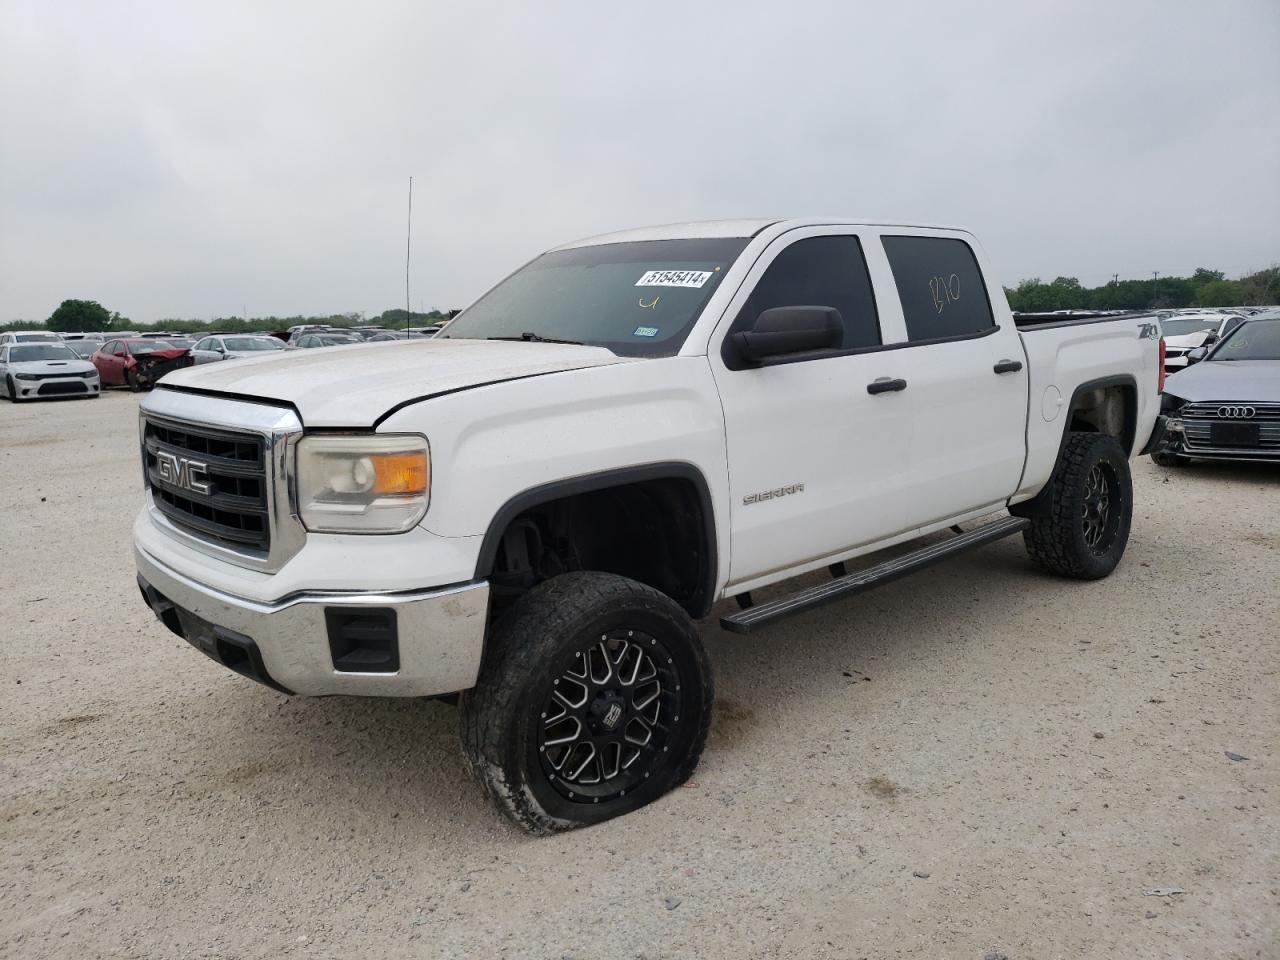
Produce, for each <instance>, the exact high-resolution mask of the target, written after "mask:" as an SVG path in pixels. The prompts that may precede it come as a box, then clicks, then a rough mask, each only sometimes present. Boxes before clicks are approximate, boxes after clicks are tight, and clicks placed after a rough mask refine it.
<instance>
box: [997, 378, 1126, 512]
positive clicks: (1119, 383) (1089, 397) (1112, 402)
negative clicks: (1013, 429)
mask: <svg viewBox="0 0 1280 960" xmlns="http://www.w3.org/2000/svg"><path fill="white" fill-rule="evenodd" d="M1077 432H1093V433H1104V434H1107V435H1108V436H1112V437H1115V439H1116V441H1117V442H1118V443H1119V444H1120V446H1121V448H1123V450H1124V452H1125V456H1126V457H1132V456H1133V455H1134V450H1133V446H1134V442H1135V440H1136V435H1137V432H1138V379H1137V377H1135V376H1133V374H1129V373H1124V374H1112V375H1110V376H1106V377H1098V378H1096V379H1093V380H1086V381H1085V382H1084V383H1082V384H1080V385H1079V386H1077V387H1076V388H1075V390H1073V391H1072V392H1071V402H1070V403H1069V404H1068V406H1067V415H1066V417H1065V418H1064V419H1063V425H1062V436H1061V437H1059V438H1058V452H1057V454H1056V455H1055V456H1054V459H1053V468H1052V469H1053V471H1054V472H1056V471H1057V469H1058V464H1059V463H1061V462H1062V452H1063V450H1065V449H1066V446H1067V441H1068V440H1069V439H1070V437H1071V434H1072V433H1077ZM1052 491H1053V473H1050V476H1049V479H1048V480H1047V481H1045V485H1044V486H1043V487H1042V488H1041V489H1040V492H1039V493H1037V494H1036V495H1035V496H1034V497H1032V498H1031V499H1029V500H1024V501H1022V502H1021V503H1017V504H1014V505H1013V506H1011V507H1010V508H1009V512H1010V513H1012V514H1013V515H1014V516H1017V517H1036V516H1040V515H1042V514H1043V513H1045V512H1046V511H1047V510H1048V508H1049V504H1050V502H1051V500H1052V496H1053V493H1052Z"/></svg>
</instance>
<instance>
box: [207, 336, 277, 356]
mask: <svg viewBox="0 0 1280 960" xmlns="http://www.w3.org/2000/svg"><path fill="white" fill-rule="evenodd" d="M222 343H223V346H225V347H226V348H227V349H228V350H235V351H236V352H237V353H239V352H245V353H247V352H249V351H250V350H283V349H284V344H283V343H281V342H280V341H279V340H266V339H259V338H257V337H227V338H226V339H225V340H223V341H222Z"/></svg>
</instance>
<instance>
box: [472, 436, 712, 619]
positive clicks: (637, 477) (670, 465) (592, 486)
mask: <svg viewBox="0 0 1280 960" xmlns="http://www.w3.org/2000/svg"><path fill="white" fill-rule="evenodd" d="M649 480H686V481H688V482H690V483H692V484H693V488H694V490H695V491H696V492H697V496H698V502H699V506H700V508H701V511H702V528H703V529H702V534H703V539H704V541H705V543H706V551H705V552H706V556H705V559H704V562H703V570H702V576H701V579H702V582H701V583H700V584H699V586H698V592H697V593H696V597H697V600H698V602H697V604H696V609H691V610H690V611H689V612H690V613H691V614H693V615H694V616H695V617H698V618H701V617H705V616H706V615H707V613H708V612H710V610H711V607H712V605H713V604H714V603H715V594H716V578H717V576H718V575H719V550H718V547H717V543H716V518H715V509H714V506H713V504H712V500H711V487H710V486H709V485H708V483H707V478H706V476H705V475H704V474H703V472H702V470H701V469H699V468H698V467H696V466H694V465H693V464H692V463H688V462H685V461H680V460H670V461H662V462H659V463H647V464H642V465H638V466H631V467H619V468H617V469H613V470H602V471H600V472H598V473H589V474H584V475H582V476H577V477H567V478H565V479H562V480H552V481H551V482H549V483H543V484H539V485H538V486H536V487H530V488H529V489H527V490H524V491H522V492H520V493H517V494H516V495H515V496H513V497H511V498H510V499H509V500H507V502H506V503H504V504H503V505H502V506H501V507H499V508H498V511H497V513H495V514H494V516H493V519H492V520H491V521H490V522H489V527H488V529H487V530H486V531H485V534H484V539H483V540H482V541H481V543H480V554H479V556H478V557H477V558H476V570H475V579H476V580H484V579H487V578H488V576H489V575H490V574H491V573H492V572H493V565H494V562H495V561H496V559H497V556H498V546H499V544H500V543H501V541H502V535H503V533H504V532H505V531H506V529H507V527H508V526H510V524H511V521H513V520H515V518H516V517H518V516H520V514H522V513H524V512H525V511H526V510H530V509H532V508H534V507H537V506H541V505H542V504H544V503H550V502H551V501H553V500H562V499H564V498H565V497H571V496H575V495H577V494H580V493H591V492H593V491H596V490H606V489H609V488H610V487H623V486H627V485H629V484H633V483H642V482H645V481H649Z"/></svg>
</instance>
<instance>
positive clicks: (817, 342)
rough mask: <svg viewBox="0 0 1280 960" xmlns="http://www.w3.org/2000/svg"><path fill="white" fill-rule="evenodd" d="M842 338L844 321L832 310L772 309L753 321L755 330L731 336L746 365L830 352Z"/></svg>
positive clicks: (836, 311) (837, 312)
mask: <svg viewBox="0 0 1280 960" xmlns="http://www.w3.org/2000/svg"><path fill="white" fill-rule="evenodd" d="M843 338H844V321H843V320H841V318H840V311H839V310H837V309H836V308H835V307H774V308H773V309H772V310H765V311H764V312H763V313H761V314H760V316H758V317H756V322H755V326H753V327H752V328H751V329H750V330H740V331H739V332H737V333H735V334H733V335H732V337H731V338H730V339H732V341H733V346H734V349H735V350H737V352H738V356H740V357H742V359H743V360H746V361H747V362H748V363H759V362H760V361H762V360H765V359H768V358H769V357H779V356H784V355H786V354H789V353H803V352H805V351H808V350H830V349H834V348H835V347H838V346H840V343H841V341H842V339H843Z"/></svg>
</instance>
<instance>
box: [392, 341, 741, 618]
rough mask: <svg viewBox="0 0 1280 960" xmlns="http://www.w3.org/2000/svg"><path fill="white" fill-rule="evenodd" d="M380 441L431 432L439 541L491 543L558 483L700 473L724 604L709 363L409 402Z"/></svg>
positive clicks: (592, 373)
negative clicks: (662, 470)
mask: <svg viewBox="0 0 1280 960" xmlns="http://www.w3.org/2000/svg"><path fill="white" fill-rule="evenodd" d="M378 429H379V431H380V432H390V433H395V432H410V433H422V434H424V435H425V436H426V437H427V440H428V442H429V443H430V447H431V472H432V479H431V503H430V506H429V507H428V510H427V515H426V517H425V518H424V520H423V523H422V525H423V526H424V527H425V528H426V529H428V530H429V531H430V532H432V533H434V534H436V535H437V536H442V537H476V536H478V535H481V534H484V533H485V532H486V531H487V530H488V528H489V525H490V523H491V522H492V521H493V520H494V518H495V517H496V516H497V514H498V512H499V511H500V509H501V508H502V506H503V505H504V504H505V503H506V502H507V501H508V500H511V499H512V498H513V497H515V496H517V495H519V494H522V493H524V492H526V491H528V490H531V489H533V488H535V487H539V486H543V485H545V484H548V483H552V482H554V481H559V480H570V479H577V478H581V477H587V476H590V475H591V474H596V473H602V472H605V471H613V470H618V469H620V468H625V467H631V466H644V465H648V464H655V463H666V462H680V463H687V464H689V465H691V466H693V467H695V468H696V469H697V470H699V471H700V472H701V473H702V475H703V477H704V479H705V480H706V483H707V487H708V489H709V491H710V494H711V501H712V511H713V514H714V519H715V520H716V521H717V522H716V525H715V529H716V539H717V543H716V556H717V557H718V558H719V560H718V563H719V567H720V569H719V570H718V571H717V578H716V594H717V595H718V594H719V592H720V590H721V589H722V587H723V585H724V581H725V577H726V575H727V569H726V566H727V561H728V556H729V540H728V536H729V535H728V529H727V521H726V520H725V518H727V517H728V515H729V513H728V502H727V499H726V498H727V496H728V494H727V483H726V476H727V473H726V469H727V468H726V465H725V446H724V420H723V416H722V413H721V409H720V401H719V396H718V395H717V393H716V391H715V384H714V381H713V380H712V378H711V372H710V368H709V366H708V364H707V360H706V358H705V357H669V358H664V359H655V360H642V361H635V362H630V363H622V364H617V365H613V366H607V367H595V368H590V369H584V370H571V371H567V372H564V373H555V374H547V375H543V376H535V377H528V378H525V379H522V380H514V381H509V382H506V383H501V384H494V385H491V386H486V387H478V388H475V389H471V390H463V391H460V392H458V393H453V394H449V395H447V396H442V397H435V398H432V399H429V400H425V401H423V402H421V403H415V404H412V405H410V406H408V407H406V408H404V409H403V410H400V411H398V412H396V413H395V414H393V415H392V416H390V417H389V418H387V419H386V420H385V421H383V422H382V423H381V424H380V425H379V428H378Z"/></svg>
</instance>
